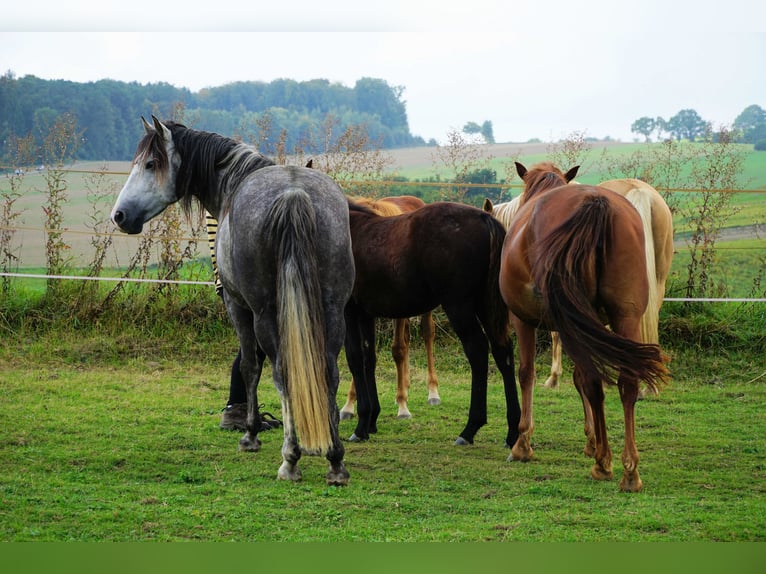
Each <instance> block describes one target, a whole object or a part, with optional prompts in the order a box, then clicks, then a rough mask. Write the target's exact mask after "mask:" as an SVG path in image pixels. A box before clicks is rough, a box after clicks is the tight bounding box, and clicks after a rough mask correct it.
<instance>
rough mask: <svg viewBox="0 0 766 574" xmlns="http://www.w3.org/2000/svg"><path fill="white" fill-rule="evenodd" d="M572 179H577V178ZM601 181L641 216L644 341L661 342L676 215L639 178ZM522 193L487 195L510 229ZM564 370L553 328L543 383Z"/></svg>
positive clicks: (551, 384) (549, 384) (487, 205)
mask: <svg viewBox="0 0 766 574" xmlns="http://www.w3.org/2000/svg"><path fill="white" fill-rule="evenodd" d="M516 171H517V173H519V176H520V177H521V178H522V180H523V179H524V175H523V174H524V173H526V168H525V167H524V166H523V165H521V164H520V163H518V162H517V163H516ZM571 183H575V182H574V180H572V181H571ZM598 185H599V187H605V188H607V189H611V190H612V191H614V192H617V193H619V194H620V195H622V196H623V197H626V198H627V199H628V200H629V201H630V202H631V203H632V204H633V206H634V207H635V208H636V209H637V210H638V214H639V215H640V216H641V221H642V222H643V224H644V238H645V239H646V273H647V277H648V279H649V302H648V304H647V306H646V311H645V312H644V315H643V316H642V317H641V341H642V342H644V343H659V340H660V339H659V313H660V308H661V307H662V301H663V299H664V298H665V283H666V281H667V278H668V275H669V274H670V265H671V262H672V260H673V216H672V214H671V213H670V208H669V207H668V204H667V203H665V200H664V199H663V198H662V196H661V195H660V194H659V192H658V191H657V190H656V189H654V188H653V187H652V186H651V185H649V184H648V183H646V182H645V181H641V180H639V179H632V178H625V179H610V180H608V181H603V182H601V183H599V184H598ZM521 197H522V196H521V195H519V196H517V197H515V198H513V199H512V200H511V201H506V202H503V203H498V204H493V203H492V201H490V200H489V199H485V200H484V206H483V208H484V211H486V212H488V213H491V214H492V215H493V216H494V217H495V218H497V219H498V220H499V221H500V223H502V224H503V225H504V226H505V227H506V229H507V228H508V226H509V225H510V222H511V220H512V219H513V216H514V215H516V212H517V211H518V210H519V202H520V201H521ZM562 372H563V369H562V363H561V339H560V338H559V335H558V333H557V332H556V331H552V332H551V371H550V375H549V376H548V378H547V379H546V381H545V384H544V385H543V386H544V387H546V388H550V389H555V388H558V385H559V381H560V379H561V374H562Z"/></svg>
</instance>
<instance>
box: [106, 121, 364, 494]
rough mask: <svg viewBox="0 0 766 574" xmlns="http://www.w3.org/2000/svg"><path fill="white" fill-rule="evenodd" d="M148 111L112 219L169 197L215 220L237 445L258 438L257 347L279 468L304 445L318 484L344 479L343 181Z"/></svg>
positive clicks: (154, 208) (135, 226)
mask: <svg viewBox="0 0 766 574" xmlns="http://www.w3.org/2000/svg"><path fill="white" fill-rule="evenodd" d="M142 120H143V118H142ZM152 120H153V124H149V123H148V122H146V121H145V120H143V123H144V128H145V130H146V135H145V136H144V137H143V138H142V139H141V141H140V142H139V144H138V148H137V150H136V155H135V158H134V160H133V167H132V170H131V172H130V175H129V176H128V180H127V182H126V183H125V186H124V187H123V188H122V191H120V194H119V197H118V198H117V202H116V203H115V205H114V208H113V210H112V213H111V218H112V221H113V222H114V223H115V224H117V226H119V228H120V229H121V230H123V231H125V232H127V233H140V232H141V230H142V228H143V225H144V223H145V222H147V221H148V220H150V219H152V218H153V217H155V216H156V215H159V214H160V213H162V211H163V210H164V209H165V208H166V207H167V206H168V205H170V204H172V203H174V202H176V201H180V202H181V205H182V206H183V208H184V209H185V211H186V212H187V214H188V213H190V211H191V206H192V203H193V199H196V201H197V202H198V203H199V204H201V205H202V207H204V208H205V209H206V210H207V211H208V212H209V213H210V214H211V215H212V216H213V217H215V218H216V219H217V220H218V222H219V229H218V236H217V238H216V258H217V262H218V270H219V275H220V278H221V282H222V283H223V286H224V290H225V295H224V300H225V302H226V308H227V310H228V313H229V316H230V317H231V320H232V323H233V324H234V327H235V329H236V331H237V335H238V336H239V343H240V348H241V351H242V363H241V369H242V374H243V377H244V379H245V382H246V385H247V404H248V415H247V424H246V428H247V431H246V433H245V435H244V436H243V437H242V439H241V440H240V443H239V444H240V449H241V450H245V451H258V450H259V449H260V446H261V443H260V440H259V439H258V431H259V430H260V429H261V417H260V414H259V412H258V397H257V387H258V382H259V380H260V375H261V370H262V368H263V364H264V360H265V358H266V357H268V358H269V360H270V361H271V364H272V366H273V368H272V371H273V378H274V384H275V386H276V388H277V391H278V392H279V395H280V398H281V401H282V415H283V417H284V443H283V446H282V458H283V461H282V465H281V466H280V468H279V472H278V474H277V476H278V478H280V479H287V480H300V478H301V471H300V469H299V467H298V460H299V458H300V456H301V452H302V451H305V452H308V453H310V454H319V453H321V454H325V455H326V457H327V459H328V460H329V462H330V469H329V471H328V473H327V483H328V484H330V485H344V484H347V483H348V479H349V473H348V471H347V470H346V468H345V466H344V464H343V456H344V454H345V450H344V447H343V444H342V442H341V440H340V438H339V436H338V420H339V414H338V406H337V403H336V393H337V390H338V363H337V360H338V354H339V352H340V349H341V347H342V345H343V342H344V337H345V323H344V307H345V306H346V303H347V301H348V299H349V297H350V295H351V290H352V288H353V284H354V276H355V274H354V260H353V256H352V251H351V237H350V231H349V215H348V206H347V203H346V198H345V196H344V194H343V191H342V190H341V189H340V188H339V187H338V185H337V184H336V183H335V182H334V181H333V180H332V179H330V178H329V177H328V176H326V175H325V174H323V173H321V172H319V171H317V170H313V169H308V168H303V167H288V166H277V165H274V163H273V162H272V161H270V160H268V159H266V158H265V157H263V156H261V155H260V154H258V153H257V152H256V151H255V150H253V149H252V148H251V147H249V146H246V145H244V144H242V143H240V142H237V141H236V140H233V139H230V138H226V137H223V136H220V135H218V134H214V133H209V132H202V131H197V130H192V129H189V128H187V127H186V126H183V125H181V124H178V123H174V122H164V123H163V122H160V121H159V120H158V119H157V118H155V117H154V116H152Z"/></svg>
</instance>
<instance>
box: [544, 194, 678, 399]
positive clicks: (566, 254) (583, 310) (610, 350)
mask: <svg viewBox="0 0 766 574" xmlns="http://www.w3.org/2000/svg"><path fill="white" fill-rule="evenodd" d="M610 221H611V206H610V204H609V200H608V199H607V198H605V197H602V196H596V197H593V198H588V199H585V200H584V201H583V202H582V204H580V207H579V208H578V209H577V211H576V212H574V213H573V214H572V216H571V217H570V218H569V219H568V220H567V221H565V222H564V223H562V224H561V225H560V226H559V227H557V228H556V229H554V230H553V231H552V232H551V233H550V234H549V235H548V236H546V237H545V238H543V240H542V241H540V242H539V244H538V245H537V252H538V253H539V254H540V256H539V257H538V259H537V260H536V261H534V262H532V275H533V279H534V281H535V284H536V285H537V286H538V287H539V288H540V291H541V293H542V296H543V301H544V305H545V309H546V312H547V314H548V317H549V318H550V321H551V324H552V325H553V326H554V327H555V328H556V329H557V330H558V331H559V334H560V335H561V343H562V346H563V348H564V351H565V352H566V353H567V354H568V355H569V356H570V358H571V359H572V360H573V361H574V362H575V363H576V364H579V365H582V366H583V367H584V368H585V369H586V371H588V372H590V373H597V374H598V375H599V376H600V377H601V379H602V380H604V381H607V382H609V383H612V384H615V382H616V381H615V371H620V372H623V373H625V374H627V375H629V376H631V377H635V378H636V379H639V380H643V381H645V382H646V383H647V384H648V385H649V386H650V387H651V388H652V389H653V390H656V388H657V387H658V386H659V385H660V384H661V383H662V382H663V380H664V377H665V375H666V374H667V370H666V368H665V364H664V360H663V356H662V353H661V352H660V348H659V346H658V345H656V344H644V343H640V342H637V341H632V340H630V339H627V338H625V337H623V336H621V335H618V334H617V333H614V332H613V331H610V330H608V329H607V328H606V327H605V326H604V324H603V323H602V321H601V319H600V318H599V316H598V313H597V310H596V309H594V308H593V306H592V305H591V303H590V301H589V299H588V296H587V294H586V292H585V289H584V285H585V277H586V276H588V274H597V273H598V270H599V268H600V266H601V265H603V264H604V261H605V255H606V252H605V244H606V241H608V238H609V233H610V225H611V224H610Z"/></svg>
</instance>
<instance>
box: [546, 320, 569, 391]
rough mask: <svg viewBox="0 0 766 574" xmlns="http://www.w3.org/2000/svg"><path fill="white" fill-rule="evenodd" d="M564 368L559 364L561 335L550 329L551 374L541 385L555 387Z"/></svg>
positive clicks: (547, 387) (548, 387) (549, 387)
mask: <svg viewBox="0 0 766 574" xmlns="http://www.w3.org/2000/svg"><path fill="white" fill-rule="evenodd" d="M563 372H564V369H563V367H562V364H561V337H560V336H559V334H558V332H556V331H551V374H550V375H549V376H548V378H547V379H546V381H545V384H544V385H543V386H544V387H545V388H546V389H557V388H558V387H559V381H560V379H561V374H562V373H563Z"/></svg>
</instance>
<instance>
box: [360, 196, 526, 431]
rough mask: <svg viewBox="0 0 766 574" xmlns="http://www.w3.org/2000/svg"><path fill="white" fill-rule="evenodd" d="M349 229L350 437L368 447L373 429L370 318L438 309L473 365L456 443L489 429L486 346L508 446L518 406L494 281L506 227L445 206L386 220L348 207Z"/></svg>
mask: <svg viewBox="0 0 766 574" xmlns="http://www.w3.org/2000/svg"><path fill="white" fill-rule="evenodd" d="M349 223H350V226H351V238H352V239H351V245H352V249H353V253H354V265H355V267H356V280H355V282H354V290H353V294H352V296H351V300H350V301H349V303H348V305H347V306H346V358H347V360H348V365H349V369H350V370H351V375H352V376H353V377H354V382H355V384H356V392H357V407H358V408H357V413H358V421H357V426H356V430H355V431H354V434H353V435H352V436H351V438H350V440H352V441H359V440H366V439H368V438H369V435H370V433H374V432H376V430H377V418H378V415H379V414H380V403H379V401H378V393H377V384H376V381H375V363H376V358H375V318H376V317H388V318H401V317H412V316H415V315H422V314H423V313H426V312H428V311H431V310H433V309H435V308H436V307H437V306H439V305H441V306H442V309H444V312H445V313H446V315H447V318H448V319H449V321H450V324H451V325H452V328H453V329H454V331H455V334H456V335H457V336H458V338H459V339H460V342H461V343H462V345H463V350H464V352H465V355H466V357H467V359H468V362H469V364H470V366H471V404H470V408H469V413H468V422H467V424H466V426H465V428H464V429H463V431H462V432H461V433H460V436H459V438H458V439H457V441H456V444H469V443H473V440H474V436H475V435H476V432H477V431H478V430H479V429H480V428H481V427H482V426H483V425H484V424H486V422H487V373H488V360H487V359H488V351H489V349H490V348H491V350H492V355H493V357H494V359H495V363H496V364H497V367H498V369H499V371H500V373H501V374H502V377H503V384H504V387H505V399H506V414H507V422H508V433H507V436H506V441H508V443H509V444H513V441H515V440H516V437H517V432H518V431H517V429H518V422H519V404H518V397H517V392H516V381H515V379H514V372H513V371H514V369H513V347H512V344H511V340H510V333H509V322H508V310H507V308H506V306H505V304H504V303H503V300H502V297H501V296H500V289H499V284H498V276H499V275H498V274H499V270H500V253H501V250H502V245H503V238H504V236H505V230H504V229H503V226H502V225H501V224H500V222H498V221H497V220H496V219H494V218H493V217H492V216H490V215H489V214H488V213H484V212H483V211H481V210H480V209H476V208H474V207H470V206H467V205H460V204H457V203H447V202H440V203H432V204H429V205H426V206H425V207H421V208H420V209H418V210H416V211H413V212H411V213H405V214H403V215H397V216H393V217H385V216H381V215H378V214H376V213H375V212H374V211H372V210H371V209H369V208H367V207H364V206H362V205H359V204H356V203H354V202H353V201H349ZM485 333H486V334H485ZM488 340H489V345H488V344H487V341H488Z"/></svg>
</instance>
